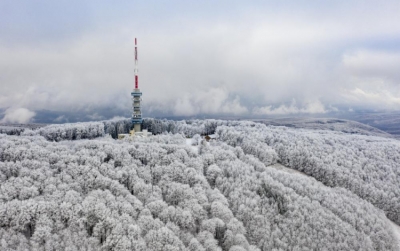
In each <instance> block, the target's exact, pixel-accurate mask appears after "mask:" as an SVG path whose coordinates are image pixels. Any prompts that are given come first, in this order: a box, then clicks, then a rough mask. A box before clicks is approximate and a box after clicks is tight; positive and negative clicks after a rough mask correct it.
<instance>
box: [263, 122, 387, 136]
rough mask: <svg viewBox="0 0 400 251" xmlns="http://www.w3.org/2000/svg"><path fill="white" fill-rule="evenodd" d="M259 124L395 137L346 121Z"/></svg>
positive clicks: (367, 126)
mask: <svg viewBox="0 0 400 251" xmlns="http://www.w3.org/2000/svg"><path fill="white" fill-rule="evenodd" d="M257 122H260V123H263V124H266V125H273V126H285V127H290V128H304V129H314V130H330V131H337V132H343V133H348V134H359V135H368V136H379V137H385V138H393V137H394V136H393V135H391V134H390V133H387V132H384V131H382V130H379V129H377V128H375V127H372V126H369V125H366V124H362V123H359V122H356V121H351V120H345V119H333V118H318V119H316V118H282V119H278V118H276V119H264V120H258V121H257Z"/></svg>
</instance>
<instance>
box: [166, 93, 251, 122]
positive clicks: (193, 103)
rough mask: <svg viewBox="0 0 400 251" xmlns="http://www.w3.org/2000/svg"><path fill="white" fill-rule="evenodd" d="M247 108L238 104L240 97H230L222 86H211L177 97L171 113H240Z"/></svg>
mask: <svg viewBox="0 0 400 251" xmlns="http://www.w3.org/2000/svg"><path fill="white" fill-rule="evenodd" d="M247 111H248V110H247V108H246V107H244V106H242V105H241V104H240V97H239V96H235V97H234V98H230V95H229V92H228V91H227V90H226V89H224V88H211V89H209V90H204V91H200V92H193V93H185V94H184V95H183V96H182V97H179V98H177V100H176V101H175V104H174V105H173V109H172V113H173V114H174V115H177V116H192V115H196V114H225V115H241V114H244V113H246V112H247Z"/></svg>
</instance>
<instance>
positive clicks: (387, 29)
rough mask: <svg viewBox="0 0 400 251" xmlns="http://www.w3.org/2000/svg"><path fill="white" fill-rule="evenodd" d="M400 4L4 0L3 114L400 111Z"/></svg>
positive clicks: (0, 34)
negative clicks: (136, 94) (138, 104)
mask: <svg viewBox="0 0 400 251" xmlns="http://www.w3.org/2000/svg"><path fill="white" fill-rule="evenodd" d="M399 13H400V1H398V0H387V1H370V0H354V1H342V0H337V1H331V0H327V1H303V0H300V1H235V0H230V1H207V0H206V1H182V0H180V1H178V0H172V1H152V0H150V1H122V0H116V1H102V0H98V1H75V0H72V1H71V0H69V1H66V0H65V1H64V0H60V1H36V0H29V1H28V0H20V1H12V0H2V1H0V122H1V123H33V122H46V123H64V122H74V121H88V120H102V119H109V118H112V117H115V116H122V117H129V116H130V112H131V96H130V92H131V91H132V89H133V86H134V71H133V69H134V38H135V37H137V38H138V51H139V52H138V54H139V55H138V57H139V85H140V89H141V90H142V92H143V115H144V117H171V116H188V117H190V116H214V117H218V116H221V117H223V116H235V117H270V116H289V115H292V116H293V115H295V116H297V115H299V116H308V115H313V114H317V115H318V114H330V113H352V112H357V111H361V110H371V111H399V110H400V15H399Z"/></svg>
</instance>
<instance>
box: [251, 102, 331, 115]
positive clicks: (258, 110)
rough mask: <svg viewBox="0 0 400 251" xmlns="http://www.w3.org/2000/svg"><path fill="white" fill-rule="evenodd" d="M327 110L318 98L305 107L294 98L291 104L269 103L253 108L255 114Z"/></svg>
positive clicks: (301, 112)
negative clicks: (274, 105) (299, 104)
mask: <svg viewBox="0 0 400 251" xmlns="http://www.w3.org/2000/svg"><path fill="white" fill-rule="evenodd" d="M326 112H327V110H326V109H325V106H324V105H323V104H322V103H321V102H320V101H318V100H317V101H314V102H308V103H306V104H305V106H304V107H299V106H298V105H297V104H296V100H294V99H293V100H292V103H291V104H290V105H289V106H287V105H284V104H282V105H280V106H278V107H276V108H274V107H272V106H271V105H269V106H264V107H255V108H254V109H253V114H255V115H288V114H304V113H306V114H321V113H326Z"/></svg>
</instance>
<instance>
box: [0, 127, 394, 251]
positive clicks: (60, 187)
mask: <svg viewBox="0 0 400 251" xmlns="http://www.w3.org/2000/svg"><path fill="white" fill-rule="evenodd" d="M129 127H130V121H129V120H127V119H126V120H125V119H120V120H118V119H116V120H110V121H100V122H88V123H75V124H62V125H49V126H45V127H40V128H36V129H33V130H32V129H25V130H20V129H18V130H2V131H1V132H2V133H3V134H0V200H1V203H0V226H1V227H0V240H1V241H0V250H160V251H161V250H171V251H172V250H188V251H206V250H207V251H212V250H221V251H222V250H224V251H225V250H230V251H242V250H263V251H264V250H293V251H295V250H296V251H297V250H363V251H364V250H398V249H399V246H397V244H396V241H397V240H396V236H395V235H394V232H393V230H392V228H391V227H390V225H389V221H388V219H390V220H392V221H393V222H395V223H396V224H398V225H400V142H399V141H398V140H396V139H391V138H387V137H386V138H382V137H375V136H370V135H357V134H354V133H352V134H350V133H345V132H335V131H327V130H307V129H298V128H287V127H274V126H266V125H265V124H262V123H255V122H250V121H223V120H192V121H170V120H156V119H146V120H145V121H144V124H143V127H144V128H145V129H149V130H150V131H151V132H153V134H155V135H154V136H151V137H148V138H139V137H136V138H126V139H123V140H115V138H116V137H117V134H118V133H126V132H127V131H128V130H129ZM353 132H354V131H353ZM209 134H214V135H215V136H216V139H215V140H211V141H210V142H206V141H205V140H203V139H202V137H201V136H204V135H209ZM188 142H189V143H190V145H188ZM277 165H283V166H286V167H288V168H291V169H295V170H298V171H300V172H302V173H305V174H306V175H308V176H311V177H307V176H305V175H302V174H301V173H295V172H293V173H292V172H286V171H284V170H279V169H278V168H275V166H277Z"/></svg>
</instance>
